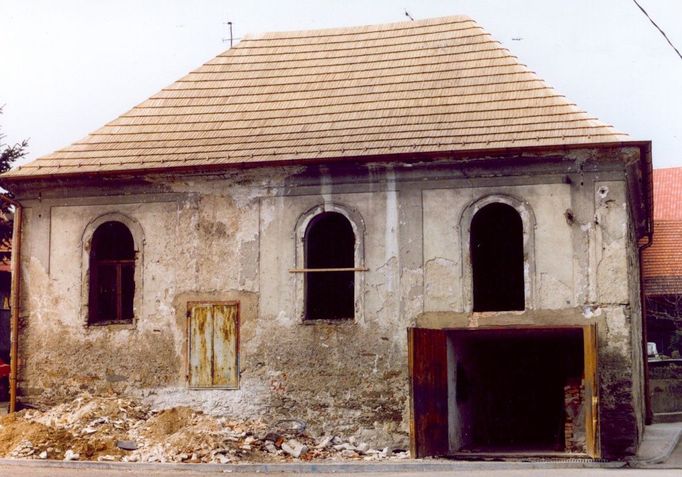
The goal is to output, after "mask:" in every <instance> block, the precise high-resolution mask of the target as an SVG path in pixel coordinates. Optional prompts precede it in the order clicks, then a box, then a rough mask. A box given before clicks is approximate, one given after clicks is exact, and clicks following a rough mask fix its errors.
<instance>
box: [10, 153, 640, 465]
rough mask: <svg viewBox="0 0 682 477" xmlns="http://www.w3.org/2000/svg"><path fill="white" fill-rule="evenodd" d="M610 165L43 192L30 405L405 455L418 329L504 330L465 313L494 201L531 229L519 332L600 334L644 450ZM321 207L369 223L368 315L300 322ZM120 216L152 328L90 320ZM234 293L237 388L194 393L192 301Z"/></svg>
mask: <svg viewBox="0 0 682 477" xmlns="http://www.w3.org/2000/svg"><path fill="white" fill-rule="evenodd" d="M593 155H594V152H589V151H587V152H586V151H582V152H580V151H578V152H575V153H573V156H570V157H567V158H556V157H554V156H552V161H553V162H552V161H550V163H548V164H531V165H527V166H525V165H521V164H518V163H516V164H514V165H511V166H510V165H500V166H498V167H496V168H490V167H481V166H478V165H476V166H471V167H469V168H468V169H467V167H463V166H459V165H457V166H453V164H452V163H449V162H447V161H441V162H436V163H435V165H418V166H416V167H415V166H413V165H410V166H407V165H400V164H399V165H395V166H386V165H382V164H369V165H359V166H348V167H339V168H335V169H330V168H328V167H325V166H311V167H308V168H305V167H289V168H271V169H266V170H260V171H258V170H248V171H238V172H233V173H225V174H221V175H215V176H198V175H197V176H187V177H179V176H178V177H173V176H170V177H167V178H164V179H159V178H148V179H147V183H146V184H144V185H143V186H140V185H136V186H130V187H129V188H126V189H125V194H123V191H122V190H121V191H120V192H117V191H116V190H113V189H111V188H107V186H106V185H105V184H84V185H82V186H79V187H73V188H70V189H68V190H61V191H44V193H43V195H42V197H41V198H40V199H38V198H37V196H36V195H35V194H33V195H31V189H30V188H27V189H26V190H25V191H24V194H23V195H24V196H25V197H20V199H21V200H23V202H24V203H25V204H26V206H27V208H26V222H25V228H24V253H23V263H22V270H23V274H24V276H23V278H24V283H23V296H22V316H21V326H22V328H21V341H20V355H21V357H22V361H21V363H20V393H21V395H22V399H24V400H27V401H55V400H59V399H65V398H68V397H70V396H73V395H74V394H76V393H77V392H79V391H82V390H89V391H93V392H101V391H107V390H111V391H115V392H122V393H132V394H138V395H142V396H144V397H145V398H146V399H148V400H149V401H150V402H152V403H153V404H155V405H157V406H162V407H163V406H173V405H193V406H197V407H203V408H204V409H205V410H206V411H209V412H213V413H218V414H226V415H231V416H241V417H263V418H264V419H266V420H267V421H270V422H274V421H276V420H279V419H282V418H300V419H303V420H306V421H307V422H308V423H309V426H310V429H311V431H312V432H313V433H318V434H321V433H325V432H329V433H336V434H355V435H357V436H359V437H361V438H362V439H366V440H367V441H369V442H371V443H372V444H373V445H388V444H393V445H398V446H406V445H407V442H408V437H409V435H408V432H409V385H408V363H407V361H408V360H407V340H406V328H407V327H409V326H415V325H419V326H423V325H424V323H425V322H438V323H439V325H438V326H442V327H448V326H469V327H470V326H482V325H485V324H486V323H487V322H486V319H492V318H486V316H483V315H481V314H471V313H470V312H469V311H468V310H470V309H471V306H470V303H468V301H470V290H469V289H468V288H467V287H468V286H469V285H468V282H467V273H468V271H467V267H469V265H468V255H467V253H466V248H467V247H468V244H467V243H466V237H467V236H468V235H467V229H466V228H467V227H468V223H467V222H466V220H465V219H463V217H466V213H467V210H471V207H473V206H475V204H476V203H479V202H478V201H481V200H486V198H490V197H505V198H507V199H508V200H510V201H512V202H513V203H514V204H516V206H517V207H519V208H521V209H523V211H524V212H523V213H522V215H523V216H524V221H525V222H524V223H525V224H526V226H527V227H526V230H525V232H524V233H525V236H524V239H525V243H526V245H525V250H526V276H527V283H526V287H527V290H526V296H527V301H526V303H527V306H526V311H524V312H518V313H513V314H511V315H509V316H506V315H505V316H506V318H505V320H506V321H505V323H506V324H529V325H533V324H540V323H548V322H549V323H556V324H572V325H575V324H580V323H582V321H581V320H584V323H585V324H587V323H591V322H597V323H598V330H599V343H600V351H599V359H600V366H601V367H602V371H601V374H600V379H601V392H602V403H601V408H600V410H601V416H602V423H601V426H602V429H603V430H604V433H603V434H602V446H603V448H604V449H605V453H606V454H608V453H613V455H616V454H618V453H621V454H622V453H628V452H631V451H632V449H633V448H634V447H636V445H637V440H638V434H637V426H639V425H640V421H641V420H640V417H639V414H641V408H640V407H638V400H639V398H640V396H639V395H638V394H637V392H638V391H637V389H639V387H640V386H641V383H640V382H639V377H638V375H636V373H637V372H639V371H638V370H637V369H636V368H637V366H639V365H640V364H641V363H639V364H638V363H637V362H636V356H637V352H636V350H635V346H636V344H637V337H636V336H635V335H634V334H636V329H635V327H634V326H633V323H634V322H635V321H637V320H639V319H640V318H639V305H638V301H637V304H635V299H636V296H635V295H634V294H633V293H634V292H633V290H634V289H635V284H633V282H632V276H633V272H634V270H635V269H636V263H634V262H633V259H632V254H633V253H635V254H636V248H634V245H633V244H634V239H633V236H632V224H631V219H630V212H629V209H628V208H627V207H626V205H625V204H626V203H627V191H626V189H625V182H624V177H623V172H622V170H623V167H622V163H620V162H619V161H620V158H619V157H618V156H616V157H615V158H609V159H610V162H609V161H605V165H604V167H603V170H598V169H597V168H596V166H594V165H593V166H592V169H591V170H587V169H589V168H585V167H584V165H585V164H586V163H589V158H590V157H593ZM600 167H601V166H600ZM465 169H467V170H465ZM505 200H506V199H505ZM315 207H339V208H341V209H340V210H344V211H346V212H347V213H348V214H350V216H351V217H355V218H357V222H361V224H357V225H358V227H359V228H358V230H359V231H361V232H360V233H361V237H358V239H359V240H361V241H362V245H363V246H362V247H361V249H359V251H358V252H357V254H356V265H357V266H364V267H366V268H367V271H362V272H356V304H355V320H353V321H347V322H343V323H324V322H314V323H310V322H303V320H302V316H301V310H302V308H301V301H302V299H303V297H302V275H301V274H297V273H292V272H291V271H290V270H291V269H293V268H296V267H297V266H300V263H301V262H300V256H299V257H298V260H297V253H300V252H297V243H296V242H297V240H300V239H301V231H300V230H297V224H298V223H299V220H300V218H301V217H302V216H303V215H304V214H306V213H307V212H309V211H310V210H311V209H313V208H315ZM114 212H115V213H118V214H124V215H125V216H127V217H130V218H131V219H132V220H134V221H135V222H136V223H138V224H139V226H140V228H141V229H142V231H143V235H144V240H143V243H142V244H141V245H140V247H141V248H142V250H141V253H140V255H139V257H140V258H139V260H138V264H137V266H138V267H142V278H141V280H140V283H136V287H137V288H136V294H138V295H139V296H138V301H136V309H135V321H134V323H133V324H132V325H110V326H87V325H86V319H87V318H86V316H87V303H86V301H87V294H84V293H83V277H84V276H85V277H87V273H86V274H85V275H84V274H83V270H84V267H87V263H83V260H84V257H85V258H87V255H84V253H83V251H84V247H85V246H86V245H87V244H85V243H84V242H83V240H84V235H83V234H84V230H85V229H86V228H87V226H88V224H89V223H90V222H92V221H93V220H95V219H97V217H100V216H102V215H103V214H107V213H114ZM524 214H525V215H524ZM354 220H356V219H354ZM633 251H634V252H633ZM633 267H635V268H633ZM86 271H87V270H86ZM224 300H238V301H239V302H240V333H241V339H240V372H241V377H240V389H238V390H234V391H226V390H188V389H187V378H186V374H187V336H186V312H187V302H188V301H224ZM637 300H638V299H637ZM567 310H568V312H569V314H568V315H567V314H566V313H567ZM576 310H578V311H576ZM569 315H570V319H567V318H566V316H569ZM432 317H437V318H435V321H433V320H434V319H432ZM429 320H431V321H429ZM607 419H608V422H613V423H616V424H613V425H611V424H609V423H608V422H607ZM616 435H618V436H621V437H613V436H616ZM633 446H634V447H633Z"/></svg>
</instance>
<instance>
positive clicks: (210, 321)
mask: <svg viewBox="0 0 682 477" xmlns="http://www.w3.org/2000/svg"><path fill="white" fill-rule="evenodd" d="M188 309H189V313H188V315H189V323H188V334H189V339H188V342H189V350H188V356H189V386H190V387H191V388H223V389H236V388H238V387H239V304H238V303H236V302H227V303H190V304H188Z"/></svg>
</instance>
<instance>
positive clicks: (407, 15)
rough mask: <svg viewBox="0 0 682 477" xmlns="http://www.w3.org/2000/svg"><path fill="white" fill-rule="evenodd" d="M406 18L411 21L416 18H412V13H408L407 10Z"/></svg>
mask: <svg viewBox="0 0 682 477" xmlns="http://www.w3.org/2000/svg"><path fill="white" fill-rule="evenodd" d="M405 16H406V17H407V18H409V19H410V20H412V21H414V18H412V15H410V12H408V11H407V8H406V9H405Z"/></svg>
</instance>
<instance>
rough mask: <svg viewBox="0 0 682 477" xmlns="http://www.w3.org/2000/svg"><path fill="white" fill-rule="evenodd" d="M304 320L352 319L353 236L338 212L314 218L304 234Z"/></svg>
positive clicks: (322, 214)
mask: <svg viewBox="0 0 682 477" xmlns="http://www.w3.org/2000/svg"><path fill="white" fill-rule="evenodd" d="M304 243H305V268H306V270H307V271H306V273H305V319H306V320H319V319H326V320H338V319H352V318H353V317H354V315H355V296H354V295H355V293H354V291H355V272H354V271H353V268H354V266H355V234H354V233H353V227H352V226H351V224H350V222H349V221H348V219H347V218H346V217H345V216H344V215H343V214H340V213H338V212H324V213H321V214H319V215H317V216H315V217H314V218H313V219H312V220H311V222H310V224H309V225H308V228H307V230H306V233H305V242H304Z"/></svg>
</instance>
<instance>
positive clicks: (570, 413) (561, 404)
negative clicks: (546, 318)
mask: <svg viewBox="0 0 682 477" xmlns="http://www.w3.org/2000/svg"><path fill="white" fill-rule="evenodd" d="M585 343H586V334H585V330H584V329H583V328H581V327H566V328H496V329H463V330H425V329H412V330H411V332H410V346H411V350H410V357H411V361H410V364H411V369H410V372H411V381H412V400H413V402H412V406H413V416H414V423H413V429H414V432H413V451H414V453H415V455H416V456H420V457H421V456H426V455H462V454H467V455H475V454H489V453H493V454H517V453H531V454H533V453H537V454H544V453H578V454H586V453H590V452H589V451H590V448H591V447H593V442H592V438H591V437H590V435H591V434H590V433H591V432H592V430H591V429H588V428H587V423H588V421H589V420H590V419H589V418H588V415H587V414H588V413H590V412H591V410H590V408H589V407H588V406H587V405H586V403H589V402H591V398H589V399H588V398H587V396H591V395H592V392H593V388H594V386H593V384H592V382H591V377H590V376H589V375H590V374H591V373H590V372H589V371H588V372H587V373H586V370H587V368H588V366H587V365H586V359H585V358H586V354H585ZM592 355H593V353H592V354H590V356H592ZM588 361H591V359H590V360H588ZM587 364H589V365H590V366H591V363H587ZM586 374H587V376H588V377H587V379H586Z"/></svg>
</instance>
